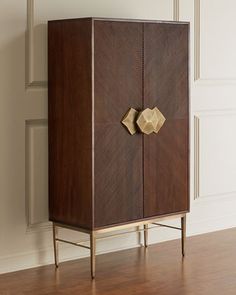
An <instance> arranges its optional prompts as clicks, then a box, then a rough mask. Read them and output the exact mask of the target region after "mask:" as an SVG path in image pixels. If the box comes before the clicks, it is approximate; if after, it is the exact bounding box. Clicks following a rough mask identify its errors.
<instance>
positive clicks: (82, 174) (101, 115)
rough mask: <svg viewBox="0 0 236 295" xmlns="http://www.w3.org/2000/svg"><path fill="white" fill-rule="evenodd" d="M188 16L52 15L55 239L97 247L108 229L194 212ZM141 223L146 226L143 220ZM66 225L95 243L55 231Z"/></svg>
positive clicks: (50, 111) (52, 213) (51, 130)
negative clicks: (66, 237) (144, 18)
mask: <svg viewBox="0 0 236 295" xmlns="http://www.w3.org/2000/svg"><path fill="white" fill-rule="evenodd" d="M188 39H189V24H188V23H184V22H161V21H142V20H124V19H99V18H82V19H68V20H55V21H50V22H49V23H48V81H49V85H48V86H49V93H48V94H49V97H48V116H49V216H50V220H51V221H52V222H53V236H54V250H55V263H56V266H58V257H57V255H58V251H57V247H58V243H59V242H69V243H72V244H75V245H77V246H82V247H86V248H88V249H90V251H91V275H92V277H94V276H95V251H96V247H95V246H96V239H97V238H102V237H103V236H102V234H103V233H105V232H108V231H114V230H117V229H121V228H122V229H123V228H126V227H130V226H137V225H138V226H140V230H141V231H144V238H145V245H146V246H147V232H148V224H151V223H152V224H155V225H159V223H158V222H159V221H160V220H163V219H167V218H176V217H180V218H181V227H180V228H179V229H180V230H181V232H182V254H183V255H184V238H185V222H186V220H185V216H186V213H187V212H188V211H189V82H188V60H189V50H188V46H189V40H188ZM141 226H143V227H141ZM58 227H66V228H70V229H74V230H78V231H83V232H86V233H88V234H89V235H90V245H89V246H88V244H80V243H75V242H71V241H66V240H63V239H61V238H59V237H58V235H57V228H58Z"/></svg>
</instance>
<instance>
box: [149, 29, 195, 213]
mask: <svg viewBox="0 0 236 295" xmlns="http://www.w3.org/2000/svg"><path fill="white" fill-rule="evenodd" d="M144 97H145V99H144V108H147V107H149V108H153V107H155V106H156V107H158V109H159V110H160V111H161V112H162V114H163V115H164V116H165V118H166V122H165V123H164V125H163V127H162V128H161V130H160V131H159V133H158V134H157V135H155V134H151V135H148V136H144V175H145V177H144V217H148V216H154V215H160V214H166V213H172V212H173V213H174V212H178V211H185V210H186V211H187V210H188V208H189V182H188V179H189V176H188V173H189V164H188V161H189V153H188V149H189V136H188V124H189V123H188V120H189V114H188V113H189V103H188V99H189V98H188V25H186V24H183V25H178V26H176V25H173V24H158V25H156V24H145V25H144Z"/></svg>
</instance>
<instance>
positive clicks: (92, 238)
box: [53, 213, 186, 279]
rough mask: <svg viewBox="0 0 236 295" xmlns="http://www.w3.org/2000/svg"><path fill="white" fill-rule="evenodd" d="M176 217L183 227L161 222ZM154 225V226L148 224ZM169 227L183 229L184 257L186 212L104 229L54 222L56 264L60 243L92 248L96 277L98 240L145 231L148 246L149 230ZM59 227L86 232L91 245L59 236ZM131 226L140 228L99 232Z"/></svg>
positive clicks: (183, 247)
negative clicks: (90, 228)
mask: <svg viewBox="0 0 236 295" xmlns="http://www.w3.org/2000/svg"><path fill="white" fill-rule="evenodd" d="M176 218H181V228H179V227H175V226H170V225H165V224H160V223H159V222H160V221H165V220H170V219H176ZM149 224H150V225H151V224H152V225H154V226H152V227H151V226H148V225H149ZM139 226H143V228H142V229H140V228H139ZM159 226H161V227H167V228H171V229H175V230H181V247H182V255H183V257H184V256H185V240H186V213H180V214H176V215H168V216H163V217H156V218H150V219H146V220H142V221H137V222H132V223H128V224H123V225H116V226H112V227H108V228H103V229H96V230H85V229H82V230H81V229H80V228H77V227H74V226H67V225H64V224H60V223H57V222H53V246H54V247H53V248H54V259H55V266H56V267H58V266H59V260H58V243H59V242H62V243H67V244H71V245H73V246H77V247H82V248H85V249H88V250H90V263H91V278H92V279H94V278H95V267H96V240H101V239H108V238H112V237H117V236H121V235H124V234H130V233H137V232H143V233H144V246H145V248H147V247H148V231H149V230H151V229H154V228H157V227H159ZM58 227H62V228H67V229H70V230H76V231H80V232H85V233H87V234H89V235H90V240H89V241H90V247H89V246H86V245H82V244H81V243H86V242H89V241H81V242H71V241H68V240H65V239H61V238H58ZM129 227H138V230H132V231H126V232H122V233H115V234H112V235H108V236H105V237H99V236H98V234H104V233H108V232H110V231H118V230H123V229H126V228H129Z"/></svg>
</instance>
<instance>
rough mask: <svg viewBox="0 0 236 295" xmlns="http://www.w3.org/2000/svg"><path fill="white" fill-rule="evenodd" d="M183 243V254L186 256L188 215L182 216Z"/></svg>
mask: <svg viewBox="0 0 236 295" xmlns="http://www.w3.org/2000/svg"><path fill="white" fill-rule="evenodd" d="M181 229H182V230H181V242H182V243H181V244H182V256H183V257H184V256H185V242H186V215H184V216H183V217H181Z"/></svg>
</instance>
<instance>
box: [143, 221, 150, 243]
mask: <svg viewBox="0 0 236 295" xmlns="http://www.w3.org/2000/svg"><path fill="white" fill-rule="evenodd" d="M149 229H152V228H148V224H144V225H143V240H144V247H145V248H147V246H148V230H149Z"/></svg>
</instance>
